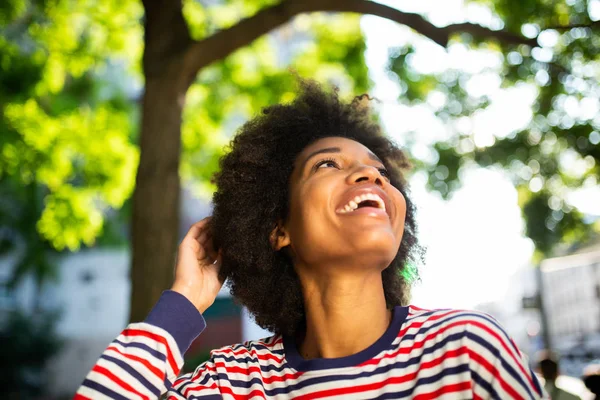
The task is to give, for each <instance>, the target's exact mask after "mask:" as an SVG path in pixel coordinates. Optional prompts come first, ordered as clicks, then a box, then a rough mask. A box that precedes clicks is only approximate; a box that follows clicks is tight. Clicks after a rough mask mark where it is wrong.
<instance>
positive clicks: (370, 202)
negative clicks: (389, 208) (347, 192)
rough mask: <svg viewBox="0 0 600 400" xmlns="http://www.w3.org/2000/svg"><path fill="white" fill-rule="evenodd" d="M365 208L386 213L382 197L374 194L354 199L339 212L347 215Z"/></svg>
mask: <svg viewBox="0 0 600 400" xmlns="http://www.w3.org/2000/svg"><path fill="white" fill-rule="evenodd" d="M365 207H371V208H377V209H380V210H383V211H385V202H384V201H383V199H382V198H381V197H379V196H378V195H376V194H374V193H366V194H362V195H359V196H356V197H354V198H353V199H352V200H350V201H349V202H348V203H347V204H346V205H345V206H343V207H342V208H341V209H340V210H339V212H340V213H342V214H346V213H351V212H353V211H355V210H358V209H359V208H365Z"/></svg>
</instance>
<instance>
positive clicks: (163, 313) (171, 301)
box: [144, 290, 206, 355]
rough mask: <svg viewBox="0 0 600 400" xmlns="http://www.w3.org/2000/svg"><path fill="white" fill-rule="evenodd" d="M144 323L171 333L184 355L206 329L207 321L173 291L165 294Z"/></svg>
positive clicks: (188, 302)
mask: <svg viewBox="0 0 600 400" xmlns="http://www.w3.org/2000/svg"><path fill="white" fill-rule="evenodd" d="M144 322H146V323H147V324H151V325H154V326H157V327H159V328H162V329H164V330H165V331H167V332H169V334H171V336H173V338H174V339H175V342H176V343H177V346H178V347H179V351H180V352H181V354H182V355H183V354H184V353H185V352H186V351H187V349H188V348H189V347H190V345H191V344H192V342H193V341H194V339H196V338H197V337H198V335H200V333H202V331H203V330H204V328H206V321H205V320H204V317H202V314H200V312H199V311H198V310H197V309H196V307H194V305H193V304H192V303H191V302H190V301H189V300H188V299H186V298H185V296H183V295H182V294H180V293H177V292H174V291H172V290H166V291H164V292H163V294H162V295H161V296H160V299H158V302H157V303H156V305H155V306H154V308H152V311H150V314H148V317H146V320H145V321H144Z"/></svg>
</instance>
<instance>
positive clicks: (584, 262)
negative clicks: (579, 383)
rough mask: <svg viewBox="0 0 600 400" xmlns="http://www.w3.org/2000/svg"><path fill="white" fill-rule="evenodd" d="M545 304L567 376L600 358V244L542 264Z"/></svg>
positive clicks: (554, 341) (550, 327) (554, 344)
mask: <svg viewBox="0 0 600 400" xmlns="http://www.w3.org/2000/svg"><path fill="white" fill-rule="evenodd" d="M540 268H541V272H542V284H543V292H542V293H543V303H544V308H545V311H546V315H547V325H548V329H549V334H550V337H551V343H552V347H553V348H554V349H555V350H556V351H557V352H558V353H559V354H560V355H561V359H562V361H561V366H562V368H563V370H564V372H565V373H567V374H569V375H572V376H580V374H581V370H582V368H583V365H585V364H586V363H587V362H589V361H591V360H592V359H595V358H600V241H596V242H594V243H591V244H589V245H587V246H584V247H581V248H579V249H577V250H575V251H570V252H566V253H565V254H564V255H562V256H559V257H553V258H548V259H546V260H544V261H542V263H541V265H540Z"/></svg>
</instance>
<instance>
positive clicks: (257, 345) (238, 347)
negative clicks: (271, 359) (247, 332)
mask: <svg viewBox="0 0 600 400" xmlns="http://www.w3.org/2000/svg"><path fill="white" fill-rule="evenodd" d="M226 349H231V350H233V351H239V350H242V349H245V350H247V351H248V352H251V351H253V350H266V351H268V352H269V353H271V354H281V355H283V353H284V352H283V348H281V349H277V350H273V349H271V348H270V347H267V346H265V345H264V344H260V343H255V342H247V343H242V344H236V345H233V346H231V347H229V348H226ZM213 351H214V352H215V353H216V352H219V351H221V350H220V349H217V350H213Z"/></svg>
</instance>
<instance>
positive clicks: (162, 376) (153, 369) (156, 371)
mask: <svg viewBox="0 0 600 400" xmlns="http://www.w3.org/2000/svg"><path fill="white" fill-rule="evenodd" d="M108 350H112V351H114V352H117V353H119V354H120V355H122V356H123V357H125V358H128V359H130V360H133V361H137V362H139V363H141V364H143V365H144V366H145V367H146V368H148V370H149V371H150V372H152V373H153V374H154V375H155V376H156V377H157V378H158V379H160V380H161V381H164V380H165V373H164V372H162V371H161V370H160V369H158V368H156V367H155V366H154V365H152V364H150V362H149V361H148V360H144V359H143V358H141V357H138V356H134V355H133V354H126V353H123V352H122V351H120V350H119V349H118V348H116V347H115V346H109V347H108V348H107V349H106V351H108Z"/></svg>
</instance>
